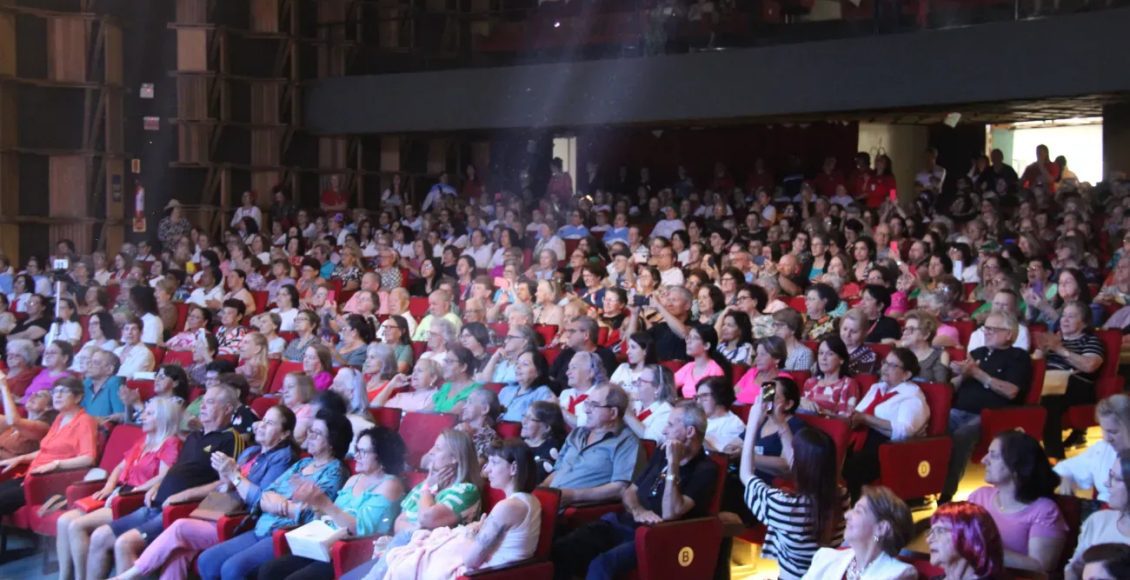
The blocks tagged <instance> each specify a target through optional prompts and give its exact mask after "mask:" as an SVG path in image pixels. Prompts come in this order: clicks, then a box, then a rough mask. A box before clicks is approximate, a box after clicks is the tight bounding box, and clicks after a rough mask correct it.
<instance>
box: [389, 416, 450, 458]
mask: <svg viewBox="0 0 1130 580" xmlns="http://www.w3.org/2000/svg"><path fill="white" fill-rule="evenodd" d="M457 420H458V417H456V416H455V415H452V414H450V413H405V414H404V416H403V417H402V418H401V420H400V437H401V438H402V439H404V444H405V445H406V446H407V448H408V453H407V456H406V457H405V460H406V462H407V463H408V465H409V466H410V467H413V468H416V467H419V466H420V459H421V458H422V457H424V454H425V453H427V452H428V450H429V449H431V448H432V445H434V444H435V442H436V438H437V437H439V435H440V434H441V433H443V432H444V430H446V429H450V428H452V427H454V426H455V423H456V421H457Z"/></svg>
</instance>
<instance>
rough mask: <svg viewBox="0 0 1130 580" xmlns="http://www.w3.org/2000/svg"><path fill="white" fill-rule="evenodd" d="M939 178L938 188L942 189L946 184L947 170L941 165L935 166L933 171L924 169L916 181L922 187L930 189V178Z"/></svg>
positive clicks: (915, 178)
mask: <svg viewBox="0 0 1130 580" xmlns="http://www.w3.org/2000/svg"><path fill="white" fill-rule="evenodd" d="M931 177H937V178H938V188H941V187H942V186H943V185H945V183H946V168H945V167H942V166H941V165H935V166H934V169H933V170H929V169H923V170H922V171H919V172H918V175H916V176H915V177H914V180H915V181H917V182H918V184H919V185H921V186H922V187H930V178H931Z"/></svg>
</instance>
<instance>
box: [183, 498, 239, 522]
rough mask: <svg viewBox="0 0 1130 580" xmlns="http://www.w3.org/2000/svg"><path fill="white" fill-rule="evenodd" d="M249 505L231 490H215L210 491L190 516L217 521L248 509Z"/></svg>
mask: <svg viewBox="0 0 1130 580" xmlns="http://www.w3.org/2000/svg"><path fill="white" fill-rule="evenodd" d="M246 510H247V506H246V505H244V503H243V499H242V498H240V497H239V495H237V494H235V493H232V492H229V491H213V492H212V493H209V494H208V495H207V496H206V497H205V498H204V501H202V502H200V505H198V506H196V509H194V510H192V513H191V514H189V515H188V517H190V518H193V519H197V520H205V521H209V522H217V521H219V520H220V518H222V517H224V516H226V515H228V514H234V513H238V512H242V511H246Z"/></svg>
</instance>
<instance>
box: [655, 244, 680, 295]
mask: <svg viewBox="0 0 1130 580" xmlns="http://www.w3.org/2000/svg"><path fill="white" fill-rule="evenodd" d="M655 265H656V266H657V267H658V268H659V280H660V282H661V283H662V284H663V285H664V286H682V285H683V282H684V281H685V280H686V278H684V277H683V271H682V270H681V269H679V267H678V266H677V265H676V264H675V249H674V248H672V247H671V246H664V247H662V248H660V249H659V250H658V251H657V252H656V253H655Z"/></svg>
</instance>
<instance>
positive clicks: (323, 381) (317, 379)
mask: <svg viewBox="0 0 1130 580" xmlns="http://www.w3.org/2000/svg"><path fill="white" fill-rule="evenodd" d="M333 382H334V376H333V375H331V374H330V373H328V372H326V371H322V372H320V373H318V374H316V375H314V388H315V389H317V390H319V391H324V390H326V389H328V388H330V385H332V384H333Z"/></svg>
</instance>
